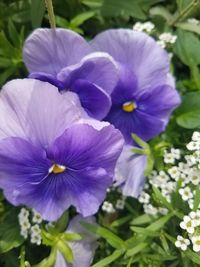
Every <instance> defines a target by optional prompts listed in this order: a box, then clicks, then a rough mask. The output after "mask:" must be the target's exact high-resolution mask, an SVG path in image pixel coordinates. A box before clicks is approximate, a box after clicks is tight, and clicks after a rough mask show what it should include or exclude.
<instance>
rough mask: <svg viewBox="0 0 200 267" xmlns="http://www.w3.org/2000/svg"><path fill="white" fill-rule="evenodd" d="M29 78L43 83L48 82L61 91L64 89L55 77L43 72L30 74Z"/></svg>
mask: <svg viewBox="0 0 200 267" xmlns="http://www.w3.org/2000/svg"><path fill="white" fill-rule="evenodd" d="M28 77H29V78H32V79H37V80H40V81H43V82H49V83H50V84H52V85H54V86H56V87H57V88H58V89H60V90H63V89H65V86H64V84H63V83H62V82H60V81H58V80H57V79H56V78H55V76H53V75H52V74H48V73H45V72H32V73H31V74H29V76H28Z"/></svg>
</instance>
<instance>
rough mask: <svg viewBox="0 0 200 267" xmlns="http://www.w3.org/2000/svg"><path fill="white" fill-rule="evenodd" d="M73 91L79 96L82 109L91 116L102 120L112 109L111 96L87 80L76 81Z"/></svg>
mask: <svg viewBox="0 0 200 267" xmlns="http://www.w3.org/2000/svg"><path fill="white" fill-rule="evenodd" d="M71 91H72V92H75V93H76V94H77V95H78V96H79V100H80V102H81V105H82V107H83V108H84V109H85V111H86V112H87V113H88V115H89V116H91V117H93V118H95V119H98V120H102V119H103V118H105V116H106V115H107V114H108V112H109V110H110V107H111V99H110V96H109V95H108V94H107V93H106V92H105V91H103V90H102V89H101V88H100V87H98V86H97V85H95V84H92V83H90V82H88V81H86V80H80V79H79V80H76V81H75V82H74V83H73V84H72V86H71Z"/></svg>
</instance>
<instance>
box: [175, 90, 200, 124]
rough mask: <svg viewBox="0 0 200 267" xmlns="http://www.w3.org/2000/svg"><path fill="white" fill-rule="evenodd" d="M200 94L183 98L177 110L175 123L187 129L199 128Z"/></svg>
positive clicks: (190, 94)
mask: <svg viewBox="0 0 200 267" xmlns="http://www.w3.org/2000/svg"><path fill="white" fill-rule="evenodd" d="M199 103H200V92H194V93H188V94H186V95H184V96H183V99H182V104H181V106H180V108H178V109H177V114H178V116H177V118H176V121H177V123H178V124H179V125H180V126H182V127H184V128H188V129H193V128H197V127H199V126H200V106H199Z"/></svg>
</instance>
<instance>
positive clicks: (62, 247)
mask: <svg viewBox="0 0 200 267" xmlns="http://www.w3.org/2000/svg"><path fill="white" fill-rule="evenodd" d="M56 248H57V249H58V250H59V251H60V252H61V253H62V255H63V257H64V258H65V260H66V261H67V262H68V263H73V261H74V257H73V252H72V250H71V248H70V247H69V245H68V244H67V242H64V241H63V240H59V241H58V242H57V243H56Z"/></svg>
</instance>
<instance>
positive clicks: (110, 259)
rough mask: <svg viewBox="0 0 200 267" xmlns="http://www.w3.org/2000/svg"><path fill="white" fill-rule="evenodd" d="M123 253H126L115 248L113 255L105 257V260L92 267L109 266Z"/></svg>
mask: <svg viewBox="0 0 200 267" xmlns="http://www.w3.org/2000/svg"><path fill="white" fill-rule="evenodd" d="M123 253H124V251H121V250H115V251H114V252H113V254H112V255H110V256H108V257H106V258H104V259H103V260H101V261H99V262H97V263H95V264H94V265H92V267H104V266H108V265H109V264H110V263H112V262H113V261H115V260H116V259H118V258H119V257H120V256H121V255H122V254H123Z"/></svg>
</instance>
